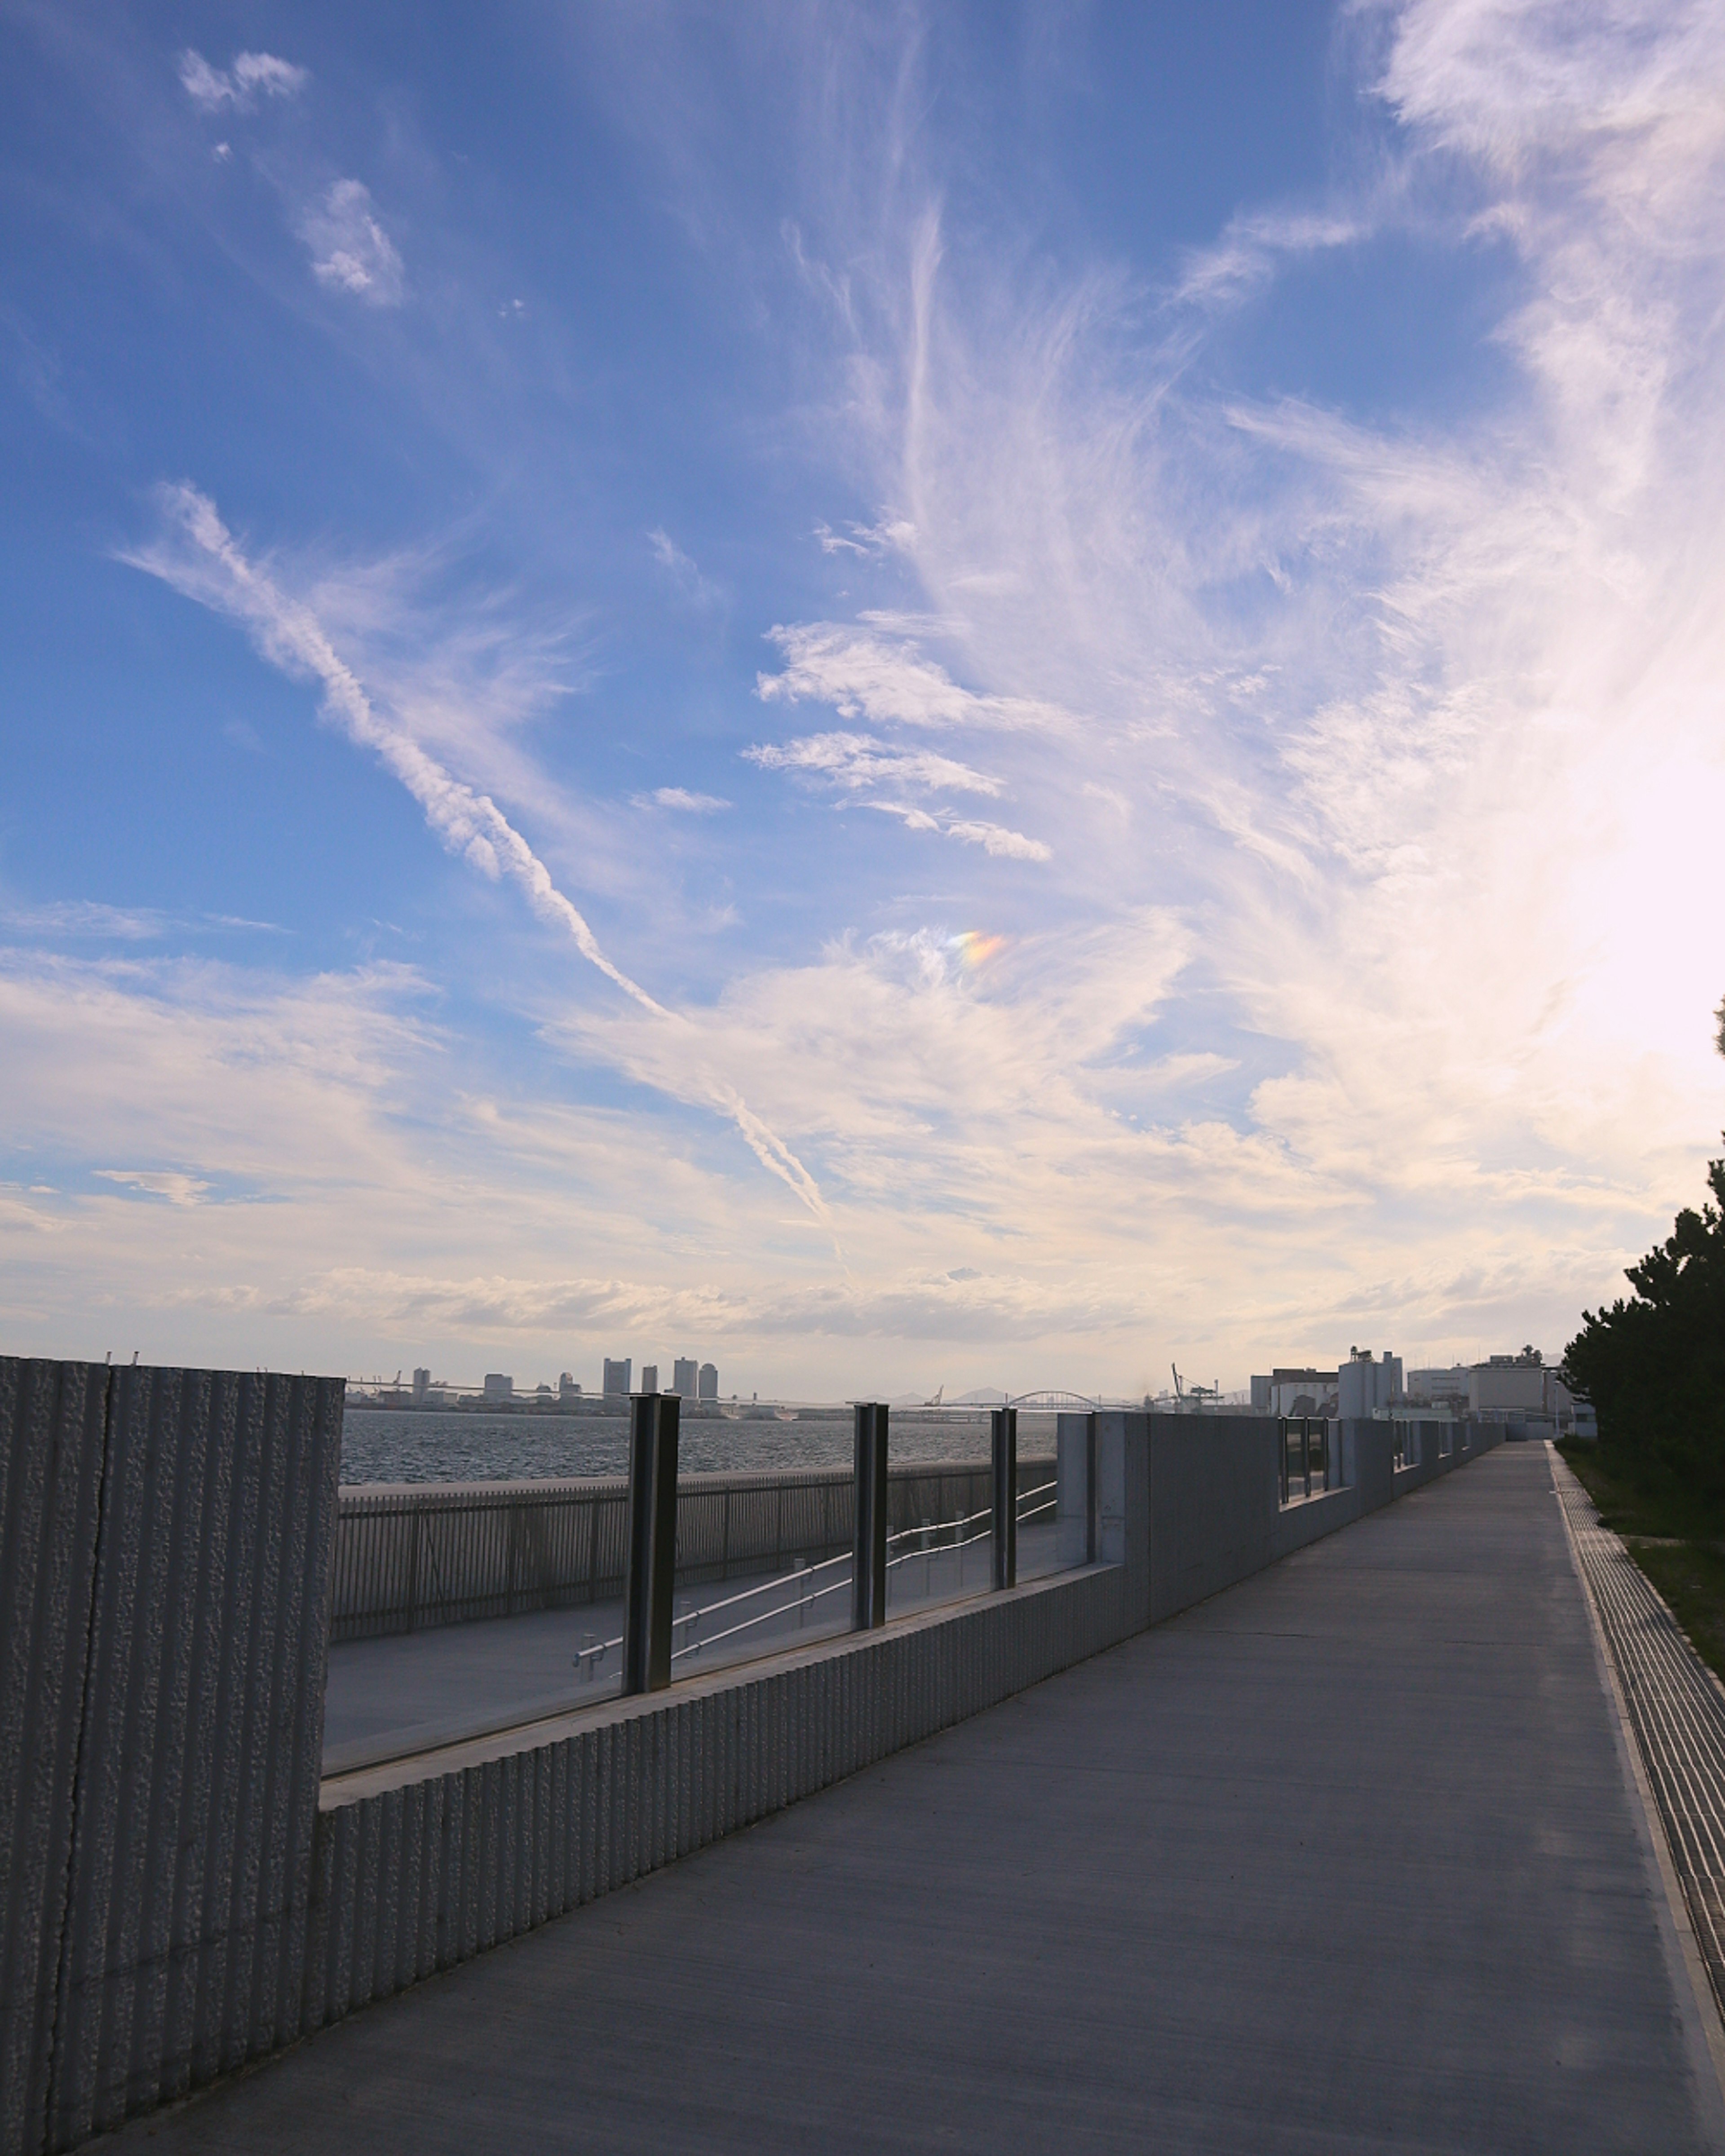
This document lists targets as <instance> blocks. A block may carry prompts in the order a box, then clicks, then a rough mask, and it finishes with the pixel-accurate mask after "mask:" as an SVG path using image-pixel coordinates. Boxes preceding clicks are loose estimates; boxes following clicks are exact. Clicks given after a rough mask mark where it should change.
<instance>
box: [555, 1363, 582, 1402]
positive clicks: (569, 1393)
mask: <svg viewBox="0 0 1725 2156" xmlns="http://www.w3.org/2000/svg"><path fill="white" fill-rule="evenodd" d="M557 1398H558V1399H560V1400H564V1401H568V1400H578V1399H580V1398H581V1388H580V1386H579V1385H578V1384H577V1383H576V1382H575V1380H574V1379H573V1378H572V1377H571V1376H570V1375H569V1373H568V1372H567V1370H565V1371H564V1373H563V1374H562V1377H560V1378H558V1379H557Z"/></svg>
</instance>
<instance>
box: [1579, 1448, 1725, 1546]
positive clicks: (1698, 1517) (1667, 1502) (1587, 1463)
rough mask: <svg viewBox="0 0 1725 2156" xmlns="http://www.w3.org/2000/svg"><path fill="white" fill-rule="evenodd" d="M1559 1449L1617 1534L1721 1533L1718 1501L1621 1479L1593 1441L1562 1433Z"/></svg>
mask: <svg viewBox="0 0 1725 2156" xmlns="http://www.w3.org/2000/svg"><path fill="white" fill-rule="evenodd" d="M1558 1451H1559V1452H1560V1453H1562V1455H1563V1458H1564V1459H1565V1460H1567V1461H1568V1464H1569V1467H1570V1470H1571V1471H1572V1473H1573V1474H1574V1476H1575V1479H1576V1481H1578V1482H1579V1483H1580V1484H1581V1486H1582V1487H1583V1489H1584V1490H1585V1491H1587V1494H1588V1496H1589V1497H1591V1498H1592V1499H1593V1501H1594V1504H1595V1505H1596V1506H1597V1507H1599V1524H1600V1525H1601V1526H1602V1527H1611V1528H1613V1529H1615V1531H1616V1532H1617V1533H1619V1534H1620V1535H1657V1536H1659V1537H1661V1539H1663V1540H1667V1541H1673V1542H1681V1543H1712V1542H1717V1541H1719V1540H1720V1539H1721V1538H1722V1537H1725V1517H1722V1516H1721V1514H1720V1512H1718V1510H1717V1507H1714V1506H1711V1505H1700V1504H1697V1502H1696V1501H1695V1500H1694V1499H1693V1498H1692V1497H1691V1496H1689V1495H1688V1494H1687V1493H1686V1491H1683V1490H1681V1489H1677V1488H1673V1487H1671V1486H1665V1487H1663V1488H1651V1489H1650V1488H1648V1487H1647V1486H1645V1485H1644V1484H1641V1483H1637V1482H1629V1481H1625V1480H1624V1478H1623V1477H1622V1476H1619V1475H1614V1474H1613V1473H1612V1472H1611V1471H1610V1470H1609V1468H1608V1467H1607V1466H1606V1465H1605V1462H1604V1459H1603V1458H1602V1457H1601V1456H1600V1453H1599V1446H1598V1445H1579V1444H1578V1443H1577V1442H1576V1441H1575V1440H1574V1438H1566V1439H1565V1440H1563V1443H1562V1444H1561V1445H1558Z"/></svg>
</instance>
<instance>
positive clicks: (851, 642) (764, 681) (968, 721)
mask: <svg viewBox="0 0 1725 2156" xmlns="http://www.w3.org/2000/svg"><path fill="white" fill-rule="evenodd" d="M955 626H956V624H955ZM769 634H770V636H771V639H772V641H773V643H774V644H777V645H778V648H779V649H780V651H781V652H782V653H783V658H784V664H783V666H782V667H781V668H780V670H779V671H778V673H776V674H765V673H763V674H762V675H758V676H757V680H756V693H757V695H758V696H760V698H761V701H762V702H763V703H768V704H772V703H782V704H798V703H804V702H814V703H821V704H830V705H831V706H832V707H833V709H834V711H837V712H838V713H839V716H840V717H841V718H846V719H867V720H870V721H873V722H874V723H875V724H876V725H889V724H890V725H897V726H977V727H982V728H989V729H1017V728H1034V729H1038V730H1046V729H1054V730H1057V731H1065V729H1067V728H1068V727H1069V726H1070V723H1071V721H1070V716H1069V715H1068V714H1067V713H1065V712H1064V711H1060V710H1059V709H1058V708H1057V707H1056V706H1053V705H1050V704H1047V703H1045V702H1042V701H1040V700H1037V699H1034V698H1029V697H1023V696H993V695H989V694H987V693H984V692H981V691H978V690H971V689H966V688H964V687H963V686H962V685H960V684H959V683H958V682H957V681H955V680H953V679H952V675H950V674H949V673H948V672H947V669H946V668H945V667H944V666H942V665H941V664H940V662H939V661H938V660H935V659H931V658H929V657H928V656H927V654H926V652H925V651H924V649H923V633H922V626H921V624H916V623H914V622H906V621H904V620H903V619H900V618H896V617H895V616H893V615H891V614H890V613H879V612H875V613H864V614H863V616H862V617H861V619H860V623H859V624H855V625H853V624H845V623H842V622H809V623H804V624H799V625H797V626H793V627H788V628H787V627H778V628H775V629H772V630H771V631H769Z"/></svg>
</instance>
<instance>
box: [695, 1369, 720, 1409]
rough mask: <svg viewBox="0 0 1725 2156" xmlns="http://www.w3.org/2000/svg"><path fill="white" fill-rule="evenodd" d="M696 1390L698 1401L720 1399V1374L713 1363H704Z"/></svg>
mask: <svg viewBox="0 0 1725 2156" xmlns="http://www.w3.org/2000/svg"><path fill="white" fill-rule="evenodd" d="M695 1389H696V1397H697V1398H698V1399H703V1400H716V1399H718V1397H719V1373H718V1369H717V1367H716V1365H715V1364H713V1363H702V1364H701V1375H700V1377H699V1378H697V1379H696V1388H695Z"/></svg>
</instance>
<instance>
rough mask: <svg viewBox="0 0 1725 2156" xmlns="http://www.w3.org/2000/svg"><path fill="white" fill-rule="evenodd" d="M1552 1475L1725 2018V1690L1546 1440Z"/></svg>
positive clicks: (1679, 1881) (1714, 1994)
mask: <svg viewBox="0 0 1725 2156" xmlns="http://www.w3.org/2000/svg"><path fill="white" fill-rule="evenodd" d="M1550 1456H1551V1464H1552V1480H1553V1483H1554V1485H1555V1486H1556V1489H1557V1493H1558V1503H1559V1504H1560V1505H1561V1506H1562V1507H1563V1516H1564V1519H1565V1522H1566V1523H1567V1525H1568V1530H1569V1539H1570V1544H1571V1547H1572V1548H1573V1549H1574V1553H1575V1561H1576V1564H1577V1567H1578V1568H1579V1571H1580V1573H1581V1578H1582V1583H1583V1585H1584V1587H1585V1589H1586V1590H1587V1593H1588V1595H1589V1599H1591V1601H1592V1603H1593V1605H1594V1614H1595V1615H1596V1616H1597V1617H1598V1620H1599V1630H1600V1631H1601V1632H1602V1633H1603V1635H1604V1640H1605V1646H1606V1650H1607V1652H1608V1653H1609V1655H1610V1657H1611V1662H1612V1666H1613V1667H1614V1669H1615V1671H1616V1675H1617V1681H1618V1684H1619V1686H1620V1691H1621V1694H1622V1698H1623V1702H1624V1706H1625V1710H1626V1712H1627V1714H1628V1717H1629V1721H1630V1727H1631V1728H1632V1729H1633V1731H1634V1732H1635V1744H1636V1748H1637V1749H1638V1750H1639V1752H1640V1755H1641V1760H1642V1763H1643V1765H1644V1767H1645V1771H1646V1775H1647V1779H1648V1782H1649V1784H1650V1785H1651V1789H1652V1792H1653V1797H1654V1801H1655V1803H1656V1804H1657V1806H1658V1808H1659V1816H1660V1819H1661V1821H1662V1822H1663V1824H1664V1827H1665V1837H1666V1845H1667V1847H1668V1849H1669V1851H1670V1854H1671V1867H1672V1870H1673V1871H1675V1872H1676V1876H1677V1881H1678V1884H1679V1885H1680V1886H1681V1889H1682V1892H1683V1899H1684V1901H1685V1902H1686V1904H1687V1906H1688V1910H1689V1918H1690V1922H1691V1924H1692V1928H1693V1930H1694V1933H1695V1939H1696V1943H1697V1946H1698V1947H1699V1948H1700V1951H1701V1955H1702V1960H1703V1961H1704V1962H1705V1963H1706V1965H1707V1977H1708V1979H1709V1981H1710V1982H1711V1984H1712V1991H1713V2000H1714V2004H1715V2005H1717V2008H1718V2010H1719V2013H1720V2015H1721V2017H1722V2020H1725V1688H1722V1686H1720V1684H1719V1681H1718V1680H1717V1678H1716V1677H1715V1676H1713V1674H1712V1671H1711V1670H1709V1669H1708V1668H1707V1665H1706V1664H1705V1663H1704V1662H1703V1661H1702V1659H1701V1657H1700V1655H1697V1653H1696V1651H1695V1650H1694V1648H1693V1647H1692V1646H1691V1645H1690V1644H1689V1641H1688V1640H1687V1639H1686V1637H1685V1636H1684V1634H1683V1630H1682V1628H1681V1626H1680V1625H1679V1624H1678V1623H1677V1620H1676V1618H1675V1617H1674V1616H1672V1614H1671V1610H1670V1609H1669V1607H1668V1606H1667V1604H1666V1602H1665V1600H1664V1598H1663V1597H1662V1596H1661V1594H1659V1593H1658V1591H1657V1590H1656V1588H1655V1587H1654V1585H1653V1584H1652V1582H1651V1580H1650V1579H1649V1578H1648V1577H1647V1575H1646V1574H1645V1573H1644V1572H1643V1571H1642V1570H1641V1568H1640V1566H1639V1565H1638V1564H1637V1563H1635V1559H1634V1558H1632V1557H1631V1556H1630V1553H1629V1552H1628V1550H1627V1549H1625V1547H1624V1545H1623V1543H1622V1541H1621V1540H1620V1538H1619V1537H1618V1536H1616V1535H1615V1534H1614V1533H1613V1532H1611V1530H1610V1529H1609V1527H1601V1526H1600V1524H1599V1514H1598V1512H1596V1511H1595V1510H1594V1505H1593V1501H1592V1500H1591V1499H1590V1498H1589V1496H1588V1494H1587V1492H1586V1491H1585V1490H1584V1488H1583V1487H1582V1486H1581V1484H1580V1482H1579V1481H1577V1479H1576V1477H1575V1476H1574V1475H1573V1474H1572V1473H1571V1472H1570V1471H1569V1469H1568V1466H1566V1465H1565V1463H1564V1461H1563V1460H1562V1458H1561V1457H1560V1456H1559V1455H1558V1452H1557V1450H1556V1449H1555V1448H1554V1447H1553V1449H1552V1450H1551V1455H1550Z"/></svg>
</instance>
